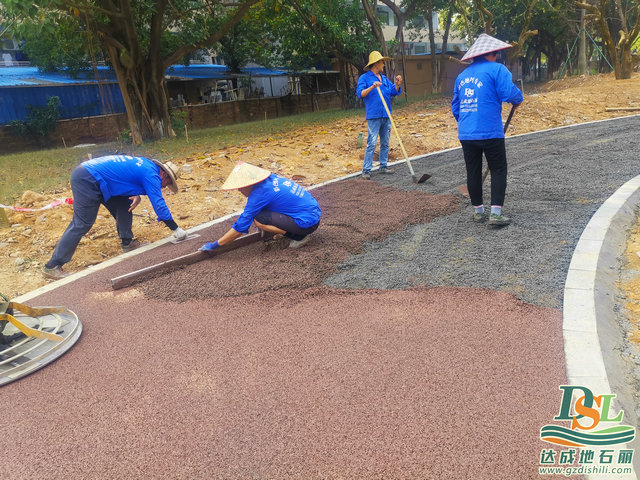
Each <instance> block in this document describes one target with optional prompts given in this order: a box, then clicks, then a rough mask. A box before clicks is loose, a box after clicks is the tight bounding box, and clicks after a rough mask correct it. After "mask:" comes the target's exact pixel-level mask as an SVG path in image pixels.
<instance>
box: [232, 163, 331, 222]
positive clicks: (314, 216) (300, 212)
mask: <svg viewBox="0 0 640 480" xmlns="http://www.w3.org/2000/svg"><path fill="white" fill-rule="evenodd" d="M262 210H270V211H272V212H276V213H281V214H283V215H288V216H290V217H291V218H293V219H294V220H295V222H296V224H297V225H298V226H299V227H300V228H309V227H313V226H314V225H315V224H317V223H318V222H319V221H320V215H321V214H322V212H321V210H320V205H318V202H317V201H316V199H315V198H313V196H312V195H311V194H310V193H309V192H307V191H306V190H305V189H304V188H303V187H301V186H300V185H298V184H297V183H295V182H294V181H293V180H289V179H286V178H284V177H281V176H279V175H276V174H275V173H272V174H271V175H269V177H267V178H266V179H264V180H263V181H261V182H259V183H257V184H256V185H254V186H253V189H252V190H251V193H250V194H249V198H248V199H247V205H246V206H245V207H244V211H243V212H242V214H241V215H240V217H239V218H238V220H237V221H236V222H235V223H234V224H233V229H234V230H235V231H236V232H240V233H247V232H248V231H249V227H250V226H251V224H252V223H253V219H254V218H255V217H256V215H258V214H259V213H260V212H261V211H262Z"/></svg>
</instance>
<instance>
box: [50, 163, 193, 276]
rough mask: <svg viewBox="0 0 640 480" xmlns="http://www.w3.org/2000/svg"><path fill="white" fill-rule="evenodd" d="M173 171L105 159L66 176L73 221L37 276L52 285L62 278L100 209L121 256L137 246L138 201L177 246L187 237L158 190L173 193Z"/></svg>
mask: <svg viewBox="0 0 640 480" xmlns="http://www.w3.org/2000/svg"><path fill="white" fill-rule="evenodd" d="M177 175H178V167H177V166H176V165H175V164H174V163H172V162H165V163H161V162H159V161H157V160H151V159H148V158H143V157H130V156H126V155H109V156H105V157H98V158H95V159H93V160H88V161H86V162H82V163H81V164H80V165H78V166H77V167H76V168H75V169H74V170H73V172H72V173H71V190H72V192H73V219H72V220H71V223H70V224H69V226H68V227H67V229H66V230H65V232H64V233H63V234H62V238H61V239H60V241H59V242H58V245H57V246H56V249H55V250H54V252H53V255H52V256H51V259H50V260H49V261H48V262H47V263H46V264H45V266H44V268H43V273H44V275H45V276H46V277H48V278H52V279H58V278H63V277H65V276H66V275H67V273H66V272H64V271H63V270H62V265H64V264H65V263H67V262H69V260H71V257H72V256H73V254H74V252H75V251H76V248H77V246H78V243H79V242H80V239H81V238H82V237H83V236H84V235H85V234H86V233H87V232H88V231H89V230H90V229H91V227H92V226H93V224H94V223H95V221H96V218H97V216H98V210H99V209H100V205H104V206H105V207H106V208H107V210H108V211H109V213H110V214H111V215H112V216H113V217H114V218H115V220H116V228H117V231H118V236H119V237H120V240H121V242H122V251H124V252H129V251H131V250H134V249H136V248H138V247H140V246H141V245H142V243H141V242H139V241H138V240H136V239H134V238H133V233H132V231H131V227H132V224H133V213H132V212H133V209H134V208H136V207H137V206H138V204H139V203H140V195H147V196H148V197H149V201H150V202H151V205H152V207H153V210H154V211H155V212H156V215H157V216H158V220H159V221H162V222H164V223H165V225H166V226H167V227H169V229H170V230H171V231H172V232H173V237H174V238H175V239H177V240H184V239H185V238H186V237H187V234H186V232H185V231H184V230H182V229H181V228H180V227H178V225H177V224H176V222H175V221H174V220H173V217H172V216H171V212H170V211H169V208H167V204H166V203H165V201H164V197H163V196H162V188H163V187H169V188H170V189H171V191H173V193H176V192H177V191H178V184H177Z"/></svg>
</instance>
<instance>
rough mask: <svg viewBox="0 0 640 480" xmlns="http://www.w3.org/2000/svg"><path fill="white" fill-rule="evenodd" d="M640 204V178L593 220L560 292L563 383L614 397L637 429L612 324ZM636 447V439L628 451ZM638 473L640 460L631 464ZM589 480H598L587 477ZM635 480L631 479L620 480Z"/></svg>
mask: <svg viewBox="0 0 640 480" xmlns="http://www.w3.org/2000/svg"><path fill="white" fill-rule="evenodd" d="M639 201H640V175H639V176H637V177H635V178H633V179H631V180H629V181H628V182H627V183H625V184H624V185H623V186H621V187H620V188H619V189H618V190H617V191H616V192H615V193H614V194H613V195H612V196H611V197H609V198H608V199H607V201H605V202H604V203H603V204H602V206H601V207H600V208H599V209H598V211H597V212H596V213H595V214H594V215H593V217H591V220H590V221H589V223H588V224H587V226H586V228H585V229H584V231H583V232H582V235H581V237H580V240H579V241H578V244H577V245H576V248H575V250H574V253H573V257H572V259H571V264H570V265H569V270H568V273H567V279H566V282H565V288H564V306H563V325H562V330H563V336H564V347H565V359H566V365H567V379H568V382H569V384H570V385H582V386H585V387H587V388H589V389H591V390H592V391H593V392H594V394H595V395H600V394H611V393H613V394H616V399H615V401H616V405H615V407H614V408H617V410H620V409H623V410H625V416H624V419H623V422H624V424H631V425H636V424H637V419H634V418H633V417H634V414H633V412H634V410H635V408H634V401H633V392H632V391H631V386H630V385H628V382H627V381H626V378H625V376H626V373H627V372H628V371H629V366H628V365H625V364H624V361H623V359H622V358H621V357H620V355H619V354H618V351H619V349H620V345H621V342H622V339H623V338H624V333H623V332H621V330H620V326H619V324H618V323H617V321H616V318H615V314H614V304H615V295H616V286H615V283H616V282H617V280H618V274H617V258H618V256H619V255H620V254H621V253H622V252H623V249H624V246H625V243H626V234H627V230H628V228H629V227H630V226H631V224H632V223H633V222H634V221H635V211H634V209H635V206H636V205H637V204H638V202H639ZM633 446H635V447H636V450H637V447H638V440H637V439H636V440H635V441H634V442H633V444H632V445H631V446H623V445H619V446H616V447H615V449H619V448H632V447H633ZM634 464H635V466H636V469H637V468H638V460H637V458H636V461H635V462H634ZM587 478H593V479H596V478H602V477H601V476H588V477H587ZM616 478H624V479H628V480H637V479H638V477H637V475H636V474H635V473H633V474H630V475H626V476H619V477H616Z"/></svg>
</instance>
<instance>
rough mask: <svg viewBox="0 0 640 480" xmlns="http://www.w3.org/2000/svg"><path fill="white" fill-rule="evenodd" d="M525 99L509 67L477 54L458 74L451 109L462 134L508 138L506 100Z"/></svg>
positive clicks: (476, 137) (463, 137)
mask: <svg viewBox="0 0 640 480" xmlns="http://www.w3.org/2000/svg"><path fill="white" fill-rule="evenodd" d="M523 99H524V98H523V96H522V92H521V91H520V90H519V89H518V87H516V86H515V85H514V84H513V80H512V77H511V72H510V71H509V70H508V69H507V67H505V66H504V65H502V64H501V63H497V62H491V61H489V60H487V59H485V58H482V57H479V58H476V59H475V60H474V61H473V63H472V64H471V65H469V66H468V67H467V68H466V69H464V71H462V73H460V75H458V78H456V83H455V84H454V87H453V100H452V101H451V111H452V113H453V116H454V117H455V119H456V120H457V121H458V138H459V139H460V140H486V139H489V138H504V130H503V126H502V102H509V103H512V104H513V105H519V104H520V103H522V100H523Z"/></svg>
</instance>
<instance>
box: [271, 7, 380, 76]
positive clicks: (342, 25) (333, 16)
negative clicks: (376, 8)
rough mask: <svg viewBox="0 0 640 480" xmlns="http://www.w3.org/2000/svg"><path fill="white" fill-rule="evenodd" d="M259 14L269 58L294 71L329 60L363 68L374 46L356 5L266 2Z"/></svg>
mask: <svg viewBox="0 0 640 480" xmlns="http://www.w3.org/2000/svg"><path fill="white" fill-rule="evenodd" d="M260 11H261V13H262V16H263V18H264V22H265V24H266V25H267V26H268V28H267V35H268V38H270V39H271V41H270V43H269V47H270V49H271V54H272V55H276V56H277V58H278V59H279V61H280V64H281V65H282V66H285V67H288V68H291V69H294V70H296V69H305V68H309V66H313V65H316V64H318V63H321V64H323V65H329V63H330V58H331V57H334V58H340V59H342V60H344V61H346V62H348V63H351V64H353V65H355V66H362V65H364V63H362V62H363V60H364V59H365V58H367V56H368V54H369V51H370V50H371V49H372V45H375V44H376V40H375V38H374V36H373V33H372V32H371V26H370V25H369V23H368V21H367V19H366V17H365V14H364V12H363V11H362V9H361V8H360V4H359V2H353V1H350V0H319V1H315V0H313V1H310V0H290V1H288V2H281V1H279V0H265V2H264V3H263V4H262V7H261V10H260ZM376 48H379V47H376ZM365 63H366V62H365Z"/></svg>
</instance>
